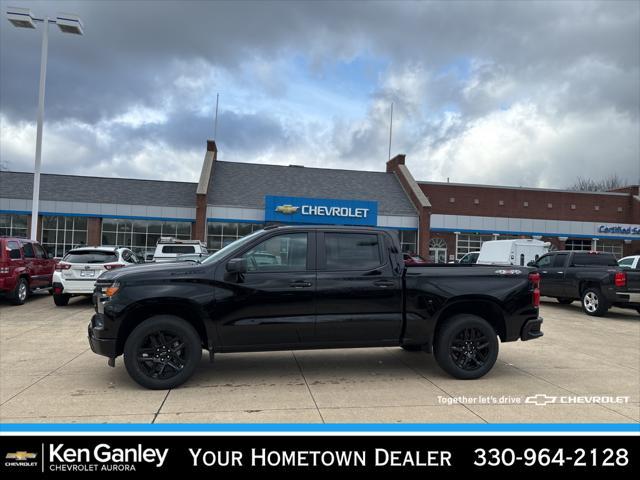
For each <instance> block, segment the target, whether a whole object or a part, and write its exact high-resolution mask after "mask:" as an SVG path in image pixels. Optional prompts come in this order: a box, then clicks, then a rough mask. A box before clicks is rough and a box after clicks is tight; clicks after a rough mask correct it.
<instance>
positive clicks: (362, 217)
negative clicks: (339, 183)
mask: <svg viewBox="0 0 640 480" xmlns="http://www.w3.org/2000/svg"><path fill="white" fill-rule="evenodd" d="M264 203H265V211H264V219H265V221H267V222H284V223H316V224H329V225H365V226H376V225H377V223H378V202H373V201H369V200H340V199H327V198H304V197H280V196H274V195H267V196H266V197H265V200H264Z"/></svg>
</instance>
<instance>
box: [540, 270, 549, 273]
mask: <svg viewBox="0 0 640 480" xmlns="http://www.w3.org/2000/svg"><path fill="white" fill-rule="evenodd" d="M540 273H549V272H547V271H546V270H542V271H541V272H540Z"/></svg>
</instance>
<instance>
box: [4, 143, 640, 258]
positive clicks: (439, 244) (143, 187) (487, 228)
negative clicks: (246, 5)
mask: <svg viewBox="0 0 640 480" xmlns="http://www.w3.org/2000/svg"><path fill="white" fill-rule="evenodd" d="M194 180H195V179H194ZM32 188H33V174H30V173H22V172H0V235H13V236H29V235H30V232H29V228H30V223H31V221H30V216H31V198H32ZM39 210H40V216H39V218H38V234H37V237H38V240H40V241H41V242H42V243H43V245H45V246H46V247H47V248H48V249H49V250H50V251H51V252H53V253H54V254H55V255H56V256H60V255H62V254H64V252H65V251H67V250H69V249H70V248H72V247H74V246H78V245H120V246H127V247H130V248H132V249H133V250H134V251H137V252H139V253H141V254H147V253H151V252H152V251H153V250H154V249H155V244H156V242H157V241H158V239H159V238H160V237H161V236H170V237H176V238H179V239H199V240H203V241H206V243H207V246H208V248H209V249H210V250H218V249H220V248H221V247H222V246H224V245H226V244H228V243H230V242H231V241H233V240H236V239H237V238H240V237H242V236H244V235H247V234H248V233H251V232H252V231H254V230H256V229H259V228H262V227H263V226H264V225H266V224H274V223H282V224H298V223H299V224H304V223H313V224H332V225H366V226H377V227H382V228H385V229H389V230H393V231H395V232H397V233H398V235H399V238H400V242H401V245H402V249H403V250H404V251H407V252H415V253H419V254H420V255H422V256H424V257H431V258H432V259H433V260H436V261H440V262H442V261H451V260H454V259H456V258H461V257H462V256H463V255H464V254H466V253H468V252H472V251H477V250H479V249H480V246H481V245H482V243H483V242H485V241H487V240H493V239H508V238H537V239H542V240H545V241H549V242H551V244H552V248H554V249H567V250H598V251H606V252H612V253H614V254H616V255H617V256H618V257H622V256H625V255H630V254H634V253H638V254H640V187H639V186H638V185H632V186H628V187H625V188H621V189H618V190H615V191H611V192H597V193H594V192H575V191H565V190H550V189H535V188H515V187H499V186H488V185H470V184H456V183H441V182H422V181H416V180H415V179H414V177H413V176H412V174H411V172H410V171H409V169H408V168H407V166H406V165H405V157H404V155H397V156H396V157H394V158H392V159H391V160H389V161H388V162H387V163H386V169H385V171H379V172H368V171H357V170H341V169H325V168H308V167H304V166H301V165H289V166H280V165H265V164H255V163H236V162H224V161H219V160H217V148H216V145H215V143H214V142H212V141H209V142H207V150H206V153H205V157H204V161H203V166H202V171H201V174H200V178H199V181H198V182H197V183H196V182H193V183H190V182H172V181H156V180H136V179H123V178H102V177H83V176H72V175H52V174H43V175H42V176H41V182H40V206H39Z"/></svg>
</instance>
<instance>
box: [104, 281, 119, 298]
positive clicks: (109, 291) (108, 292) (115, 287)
mask: <svg viewBox="0 0 640 480" xmlns="http://www.w3.org/2000/svg"><path fill="white" fill-rule="evenodd" d="M119 290H120V284H119V283H118V282H116V283H113V284H111V285H110V286H108V287H107V288H106V289H105V291H104V294H105V296H107V297H113V296H114V295H115V294H116V293H118V291H119Z"/></svg>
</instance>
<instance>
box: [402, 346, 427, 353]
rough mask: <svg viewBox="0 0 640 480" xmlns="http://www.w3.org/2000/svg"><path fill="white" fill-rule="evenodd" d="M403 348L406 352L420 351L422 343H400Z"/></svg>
mask: <svg viewBox="0 0 640 480" xmlns="http://www.w3.org/2000/svg"><path fill="white" fill-rule="evenodd" d="M400 346H401V347H402V349H403V350H406V351H407V352H420V351H422V345H400Z"/></svg>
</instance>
